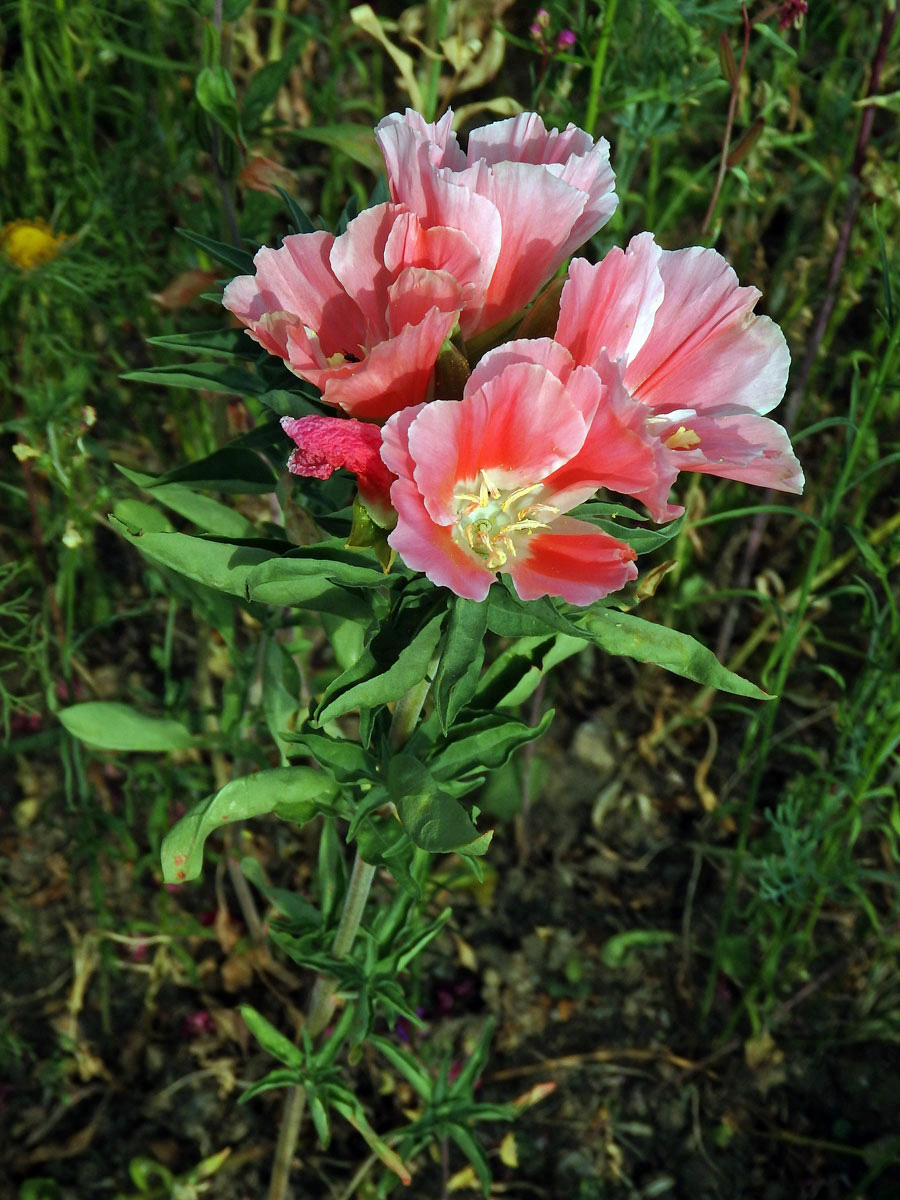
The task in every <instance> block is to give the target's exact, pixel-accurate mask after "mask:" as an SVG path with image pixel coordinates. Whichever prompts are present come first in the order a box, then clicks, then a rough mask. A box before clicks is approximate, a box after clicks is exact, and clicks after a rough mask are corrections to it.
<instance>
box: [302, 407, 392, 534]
mask: <svg viewBox="0 0 900 1200" xmlns="http://www.w3.org/2000/svg"><path fill="white" fill-rule="evenodd" d="M281 428H282V429H283V430H284V432H285V433H286V434H287V435H288V437H289V438H293V440H294V442H296V444H297V449H296V450H294V452H293V453H292V454H291V457H290V458H289V459H288V470H289V471H291V472H292V474H294V475H306V476H312V477H313V478H315V479H328V478H330V477H331V475H332V473H333V472H334V471H335V470H336V469H337V468H338V467H345V468H346V469H347V470H348V471H352V472H353V474H354V475H355V476H356V477H357V484H358V487H359V495H360V499H361V500H362V502H363V504H364V505H365V506H366V508H367V509H368V510H369V512H370V514H371V515H372V517H373V518H374V519H375V520H376V521H377V522H378V524H379V525H381V526H383V527H385V528H386V527H388V526H390V525H392V524H393V523H394V510H393V508H392V507H391V501H390V488H391V484H392V483H393V481H394V478H395V476H394V475H392V474H391V472H390V471H389V470H388V469H387V467H386V466H385V465H384V463H383V462H382V460H381V430H380V429H379V428H378V426H377V425H367V424H365V422H363V421H350V420H347V419H346V418H342V417H300V418H299V419H295V418H293V417H282V418H281Z"/></svg>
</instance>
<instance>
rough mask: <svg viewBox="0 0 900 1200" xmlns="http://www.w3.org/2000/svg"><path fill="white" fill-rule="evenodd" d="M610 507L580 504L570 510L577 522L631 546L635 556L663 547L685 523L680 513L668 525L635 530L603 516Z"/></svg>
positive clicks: (676, 534)
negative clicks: (584, 522) (595, 527)
mask: <svg viewBox="0 0 900 1200" xmlns="http://www.w3.org/2000/svg"><path fill="white" fill-rule="evenodd" d="M610 507H611V506H610V505H607V504H602V505H601V504H582V505H581V506H580V507H579V508H576V509H573V510H572V514H571V515H572V516H573V517H577V518H578V520H581V521H587V522H588V523H589V524H591V525H596V526H597V528H598V529H602V530H603V532H604V533H608V534H609V535H610V537H614V538H618V539H619V541H620V542H625V543H626V544H627V545H629V546H631V548H632V550H634V551H635V553H636V554H650V553H651V552H652V551H653V550H658V549H659V547H660V546H664V545H665V544H666V542H669V541H671V540H672V538H673V537H677V536H678V534H679V533H680V532H681V529H682V526H683V525H684V521H685V516H686V514H685V513H682V515H681V516H680V517H678V518H677V519H676V520H674V521H670V522H669V524H668V525H663V526H662V527H661V528H648V527H641V528H638V529H635V528H634V527H633V526H631V525H620V524H618V522H616V521H614V520H611V519H610V517H609V516H607V515H605V514H604V513H603V512H602V510H603V509H609V508H610Z"/></svg>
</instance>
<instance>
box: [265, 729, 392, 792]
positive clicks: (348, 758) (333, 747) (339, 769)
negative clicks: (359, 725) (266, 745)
mask: <svg viewBox="0 0 900 1200" xmlns="http://www.w3.org/2000/svg"><path fill="white" fill-rule="evenodd" d="M286 741H288V742H289V743H291V744H295V745H299V746H302V747H303V748H304V750H306V751H307V752H308V753H309V754H310V755H311V756H312V757H313V758H314V759H315V760H316V762H317V763H318V764H319V765H320V766H322V767H324V768H325V770H326V771H328V772H329V773H330V774H331V775H333V776H334V778H335V779H336V780H337V781H338V783H359V782H361V781H362V780H363V779H373V780H374V779H377V778H378V771H377V769H376V763H375V760H374V758H373V757H372V755H371V754H370V753H369V752H368V750H366V749H364V748H363V747H362V746H361V745H360V744H359V742H351V741H345V740H342V739H340V738H333V737H329V736H328V734H326V733H314V732H313V731H312V730H304V731H303V732H302V733H292V734H290V735H289V736H288V737H287V739H286Z"/></svg>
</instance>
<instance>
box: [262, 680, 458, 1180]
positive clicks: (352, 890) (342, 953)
mask: <svg viewBox="0 0 900 1200" xmlns="http://www.w3.org/2000/svg"><path fill="white" fill-rule="evenodd" d="M435 666H436V659H435V660H433V661H432V662H431V663H430V664H429V667H428V672H427V674H426V676H425V678H424V679H423V680H422V682H421V683H417V684H416V685H415V687H412V688H410V690H409V691H408V692H407V693H406V695H405V696H402V697H401V698H400V699H399V700H398V701H397V703H396V705H395V706H394V714H393V718H392V720H391V729H390V733H389V735H388V742H389V745H390V747H391V749H392V750H399V749H400V747H401V746H403V745H405V744H406V742H407V741H409V738H410V736H411V735H412V732H413V730H414V729H415V727H416V722H417V721H418V719H419V715H420V714H421V712H422V705H423V704H424V703H425V697H426V696H427V695H428V689H429V688H430V687H431V680H432V676H433V674H434V670H435ZM374 877H375V868H374V866H372V864H371V863H367V862H364V861H363V859H362V858H361V857H360V855H359V852H357V855H356V859H355V861H354V863H353V872H352V874H351V876H350V883H349V884H348V886H347V894H346V895H345V896H344V907H343V909H342V910H341V919H340V921H339V922H338V927H337V932H336V933H335V935H334V942H333V943H332V947H331V953H332V956H333V957H334V958H335V959H341V958H346V956H347V955H348V954H349V953H350V951H351V949H352V948H353V943H354V941H355V940H356V934H357V931H358V930H359V925H360V921H361V920H362V915H363V912H364V911H365V907H366V901H367V900H368V898H369V891H370V889H371V887H372V880H373V879H374ZM336 996H337V979H336V978H335V977H334V976H333V975H328V974H326V973H324V972H323V973H321V974H319V975H318V976H317V977H316V982H315V984H314V985H313V990H312V995H311V996H310V1002H309V1011H308V1014H307V1018H306V1029H307V1031H308V1032H309V1035H310V1037H311V1038H315V1037H318V1035H319V1034H320V1033H321V1032H322V1030H323V1029H325V1027H326V1026H327V1025H328V1022H329V1021H330V1020H331V1016H332V1014H333V1012H334V1005H335V1000H336ZM305 1107H306V1092H305V1091H304V1089H303V1088H302V1087H301V1086H300V1085H299V1084H295V1085H294V1086H293V1087H292V1088H289V1089H288V1094H287V1096H286V1098H285V1103H284V1109H283V1111H282V1115H281V1125H280V1127H279V1130H278V1143H277V1145H276V1147H275V1159H274V1162H273V1164H272V1178H271V1180H270V1183H269V1195H268V1200H285V1197H286V1196H287V1189H288V1183H289V1181H290V1174H291V1162H292V1161H293V1157H294V1151H295V1149H296V1147H297V1139H298V1138H299V1136H300V1128H301V1126H302V1124H303V1113H304V1109H305Z"/></svg>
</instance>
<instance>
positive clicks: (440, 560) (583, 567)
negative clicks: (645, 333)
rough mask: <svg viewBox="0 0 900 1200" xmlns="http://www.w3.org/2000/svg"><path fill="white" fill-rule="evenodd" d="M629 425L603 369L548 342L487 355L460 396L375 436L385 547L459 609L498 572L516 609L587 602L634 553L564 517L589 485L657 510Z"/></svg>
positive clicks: (636, 428)
mask: <svg viewBox="0 0 900 1200" xmlns="http://www.w3.org/2000/svg"><path fill="white" fill-rule="evenodd" d="M643 424H644V413H643V412H642V411H641V408H640V406H639V405H637V404H636V403H635V402H634V401H632V400H629V398H628V397H627V395H625V393H624V389H623V388H622V385H621V383H620V381H619V379H618V374H617V372H616V370H615V368H614V367H612V366H611V364H609V363H608V362H606V361H605V360H604V361H602V362H598V364H597V366H596V369H595V368H594V367H584V366H576V365H575V363H574V361H573V359H572V357H571V355H570V354H569V353H568V352H567V351H566V350H565V349H564V348H563V347H562V346H560V345H558V344H557V343H555V342H553V341H552V340H550V339H549V338H541V339H536V340H532V341H527V340H520V341H517V342H510V343H508V344H507V345H504V346H501V347H499V348H498V349H497V350H494V351H491V352H490V353H489V354H487V355H486V356H485V357H484V358H483V359H482V360H481V362H480V363H479V365H478V366H477V367H476V369H475V371H474V372H473V374H472V375H471V377H470V379H469V381H468V383H467V385H466V390H465V393H464V395H463V398H462V400H461V401H444V400H436V401H433V402H432V403H431V404H424V405H420V406H418V407H417V408H409V409H405V410H404V411H403V412H401V413H397V414H396V415H395V416H393V417H392V418H391V419H390V420H389V421H388V423H387V425H386V426H385V427H384V431H383V437H384V443H383V446H382V451H381V455H382V458H383V459H384V461H385V463H386V464H387V466H388V467H389V468H390V470H391V471H393V472H394V474H395V475H397V476H398V479H397V481H396V482H395V483H394V484H393V486H392V487H391V500H392V502H393V504H394V507H395V508H396V510H397V514H398V518H397V526H396V529H395V530H394V531H393V533H391V535H390V536H389V538H388V542H389V544H390V545H391V546H392V547H393V548H394V549H395V550H396V551H397V553H398V554H399V555H400V556H401V557H402V559H403V561H404V562H405V563H406V564H407V566H409V567H412V568H413V569H414V570H417V571H423V572H424V573H425V574H426V575H427V576H428V578H429V579H431V580H432V582H433V583H436V584H441V585H443V586H444V587H448V588H450V589H451V591H454V592H456V594H457V595H459V596H466V597H468V598H469V599H472V600H483V599H484V598H485V597H486V596H487V593H488V590H489V588H490V586H491V584H492V583H493V581H494V579H495V578H496V573H497V572H498V571H500V572H503V573H505V574H508V575H509V576H510V577H511V578H512V580H513V582H514V584H515V587H516V591H517V592H518V594H519V596H520V597H521V598H522V599H523V600H533V599H536V598H537V597H538V596H545V595H551V596H562V597H563V599H564V600H568V601H569V602H570V603H573V604H590V603H592V602H593V601H594V600H596V599H598V598H599V597H601V596H605V595H606V594H607V593H608V592H612V591H615V590H616V589H618V588H620V587H622V586H623V585H624V584H625V583H626V582H628V580H630V579H634V578H635V577H636V576H637V570H636V568H635V566H634V562H633V559H634V557H635V555H634V551H633V550H632V549H631V547H630V546H627V545H626V544H625V543H624V542H620V541H617V540H616V539H615V538H613V537H610V536H609V535H608V534H606V533H603V532H601V531H600V530H599V529H596V528H595V527H594V526H593V525H591V524H588V523H587V522H586V521H580V520H577V519H575V518H573V517H569V516H565V515H564V514H565V513H567V512H568V511H569V510H570V509H572V508H575V507H576V506H577V505H579V504H582V503H583V502H584V501H585V500H587V499H588V498H589V497H590V496H592V495H593V494H594V492H595V491H596V490H597V489H598V488H599V487H609V488H613V489H614V490H616V491H619V492H626V493H628V494H630V495H633V496H637V497H638V498H640V499H644V500H645V501H646V502H647V503H648V504H649V505H650V506H651V507H653V508H655V509H656V510H657V512H660V513H662V512H665V511H666V503H665V496H666V495H667V493H668V488H669V484H670V483H671V480H672V479H673V478H674V476H675V474H676V472H675V470H674V468H671V467H670V466H669V465H668V463H667V462H665V461H663V458H662V456H661V455H660V447H659V443H657V442H656V441H655V439H654V438H652V437H648V436H647V435H646V434H645V433H644V432H643ZM661 469H662V472H663V474H662V475H661V474H660V470H661ZM666 472H668V474H667V476H666Z"/></svg>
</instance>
